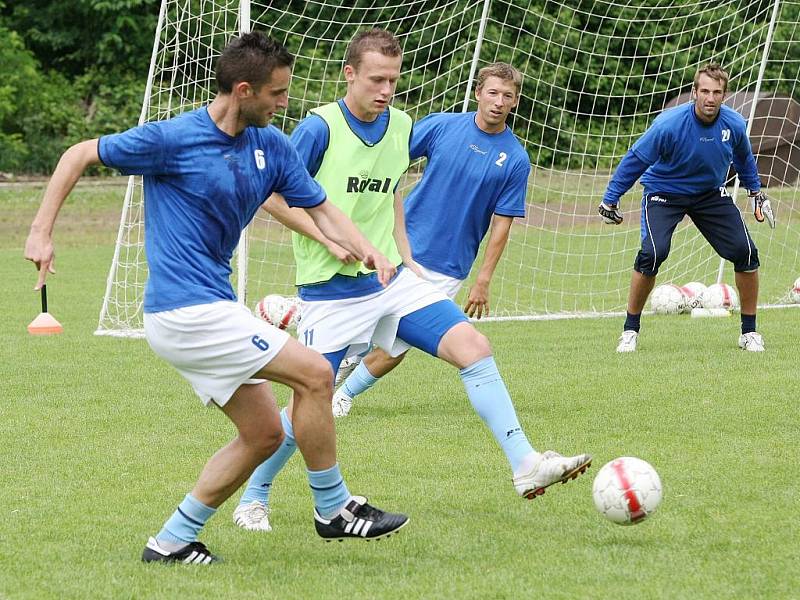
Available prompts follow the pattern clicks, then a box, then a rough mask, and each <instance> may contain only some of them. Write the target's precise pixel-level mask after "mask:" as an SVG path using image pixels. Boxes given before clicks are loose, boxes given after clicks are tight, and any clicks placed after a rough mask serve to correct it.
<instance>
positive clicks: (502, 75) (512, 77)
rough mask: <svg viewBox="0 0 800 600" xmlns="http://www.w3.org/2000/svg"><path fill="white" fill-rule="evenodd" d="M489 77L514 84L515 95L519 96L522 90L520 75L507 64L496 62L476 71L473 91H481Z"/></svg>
mask: <svg viewBox="0 0 800 600" xmlns="http://www.w3.org/2000/svg"><path fill="white" fill-rule="evenodd" d="M489 77H497V78H498V79H502V80H503V81H512V82H514V87H515V88H516V90H517V94H519V92H520V90H521V89H522V73H520V72H519V71H518V70H517V69H515V68H514V67H512V66H511V65H510V64H508V63H504V62H496V63H492V64H490V65H487V66H485V67H483V68H482V69H481V70H480V71H478V78H477V79H476V80H475V89H478V90H479V89H481V88H482V87H483V84H484V83H486V80H487V79H488V78H489Z"/></svg>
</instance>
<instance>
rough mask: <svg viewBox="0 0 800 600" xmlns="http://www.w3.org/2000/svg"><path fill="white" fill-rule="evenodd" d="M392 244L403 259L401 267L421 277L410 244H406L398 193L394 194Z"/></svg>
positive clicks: (401, 199) (404, 223)
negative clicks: (395, 245)
mask: <svg viewBox="0 0 800 600" xmlns="http://www.w3.org/2000/svg"><path fill="white" fill-rule="evenodd" d="M393 235H394V242H395V244H397V251H398V252H399V253H400V258H402V259H403V265H405V266H406V267H408V268H409V269H411V270H412V271H414V273H416V274H417V275H419V276H420V277H422V271H420V268H419V265H418V264H417V263H416V261H415V260H414V258H413V256H412V255H411V244H409V243H408V234H407V232H406V215H405V212H404V210H403V196H402V194H400V192H395V193H394V232H393Z"/></svg>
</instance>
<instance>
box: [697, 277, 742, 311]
mask: <svg viewBox="0 0 800 600" xmlns="http://www.w3.org/2000/svg"><path fill="white" fill-rule="evenodd" d="M702 302H703V308H724V309H726V310H739V294H737V293H736V288H734V287H733V286H731V285H728V284H727V283H715V284H713V285H710V286H708V287H707V288H706V290H705V291H704V292H703V295H702Z"/></svg>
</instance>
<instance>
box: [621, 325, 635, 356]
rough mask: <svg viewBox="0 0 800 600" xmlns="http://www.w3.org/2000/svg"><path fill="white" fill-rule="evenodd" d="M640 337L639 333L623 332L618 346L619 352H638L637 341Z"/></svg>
mask: <svg viewBox="0 0 800 600" xmlns="http://www.w3.org/2000/svg"><path fill="white" fill-rule="evenodd" d="M638 337H639V332H638V331H633V330H628V331H623V332H622V335H621V336H619V343H618V344H617V352H636V340H637V338H638Z"/></svg>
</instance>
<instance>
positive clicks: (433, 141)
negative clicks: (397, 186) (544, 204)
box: [405, 112, 531, 279]
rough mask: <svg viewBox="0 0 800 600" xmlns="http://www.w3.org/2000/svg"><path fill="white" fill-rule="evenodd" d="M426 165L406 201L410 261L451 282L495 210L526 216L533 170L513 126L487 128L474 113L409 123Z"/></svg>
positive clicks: (460, 275) (416, 153) (467, 264)
mask: <svg viewBox="0 0 800 600" xmlns="http://www.w3.org/2000/svg"><path fill="white" fill-rule="evenodd" d="M422 156H425V157H427V159H428V164H427V165H426V167H425V171H424V173H423V174H422V179H421V180H420V182H419V183H417V185H416V187H415V188H414V189H413V191H412V192H411V194H409V196H408V198H406V200H405V215H406V230H407V231H408V240H409V243H410V245H411V250H412V253H413V255H414V260H416V261H417V262H418V263H420V264H421V265H423V266H424V267H426V268H428V269H431V270H432V271H436V272H437V273H443V274H444V275H448V276H450V277H454V278H456V279H465V278H466V277H467V275H469V271H470V269H471V268H472V263H473V262H475V257H476V256H477V254H478V248H479V246H480V243H481V240H483V236H484V235H486V232H487V230H488V229H489V224H490V222H491V219H492V215H493V214H497V215H502V216H507V217H524V216H525V193H526V190H527V185H528V174H529V173H530V170H531V165H530V160H529V158H528V154H527V152H525V149H524V148H523V147H522V145H521V144H520V143H519V141H518V140H517V138H516V136H514V134H513V133H512V132H511V130H510V129H509V128H508V127H506V128H505V129H504V130H503V131H502V132H501V133H495V134H491V133H486V132H485V131H483V130H481V129H480V128H479V127H478V126H477V125H476V124H475V113H474V112H471V113H458V114H453V113H434V114H431V115H428V116H427V117H425V118H424V119H422V120H421V121H419V122H418V123H416V124H415V125H414V130H413V132H412V134H411V158H412V159H414V158H420V157H422Z"/></svg>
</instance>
